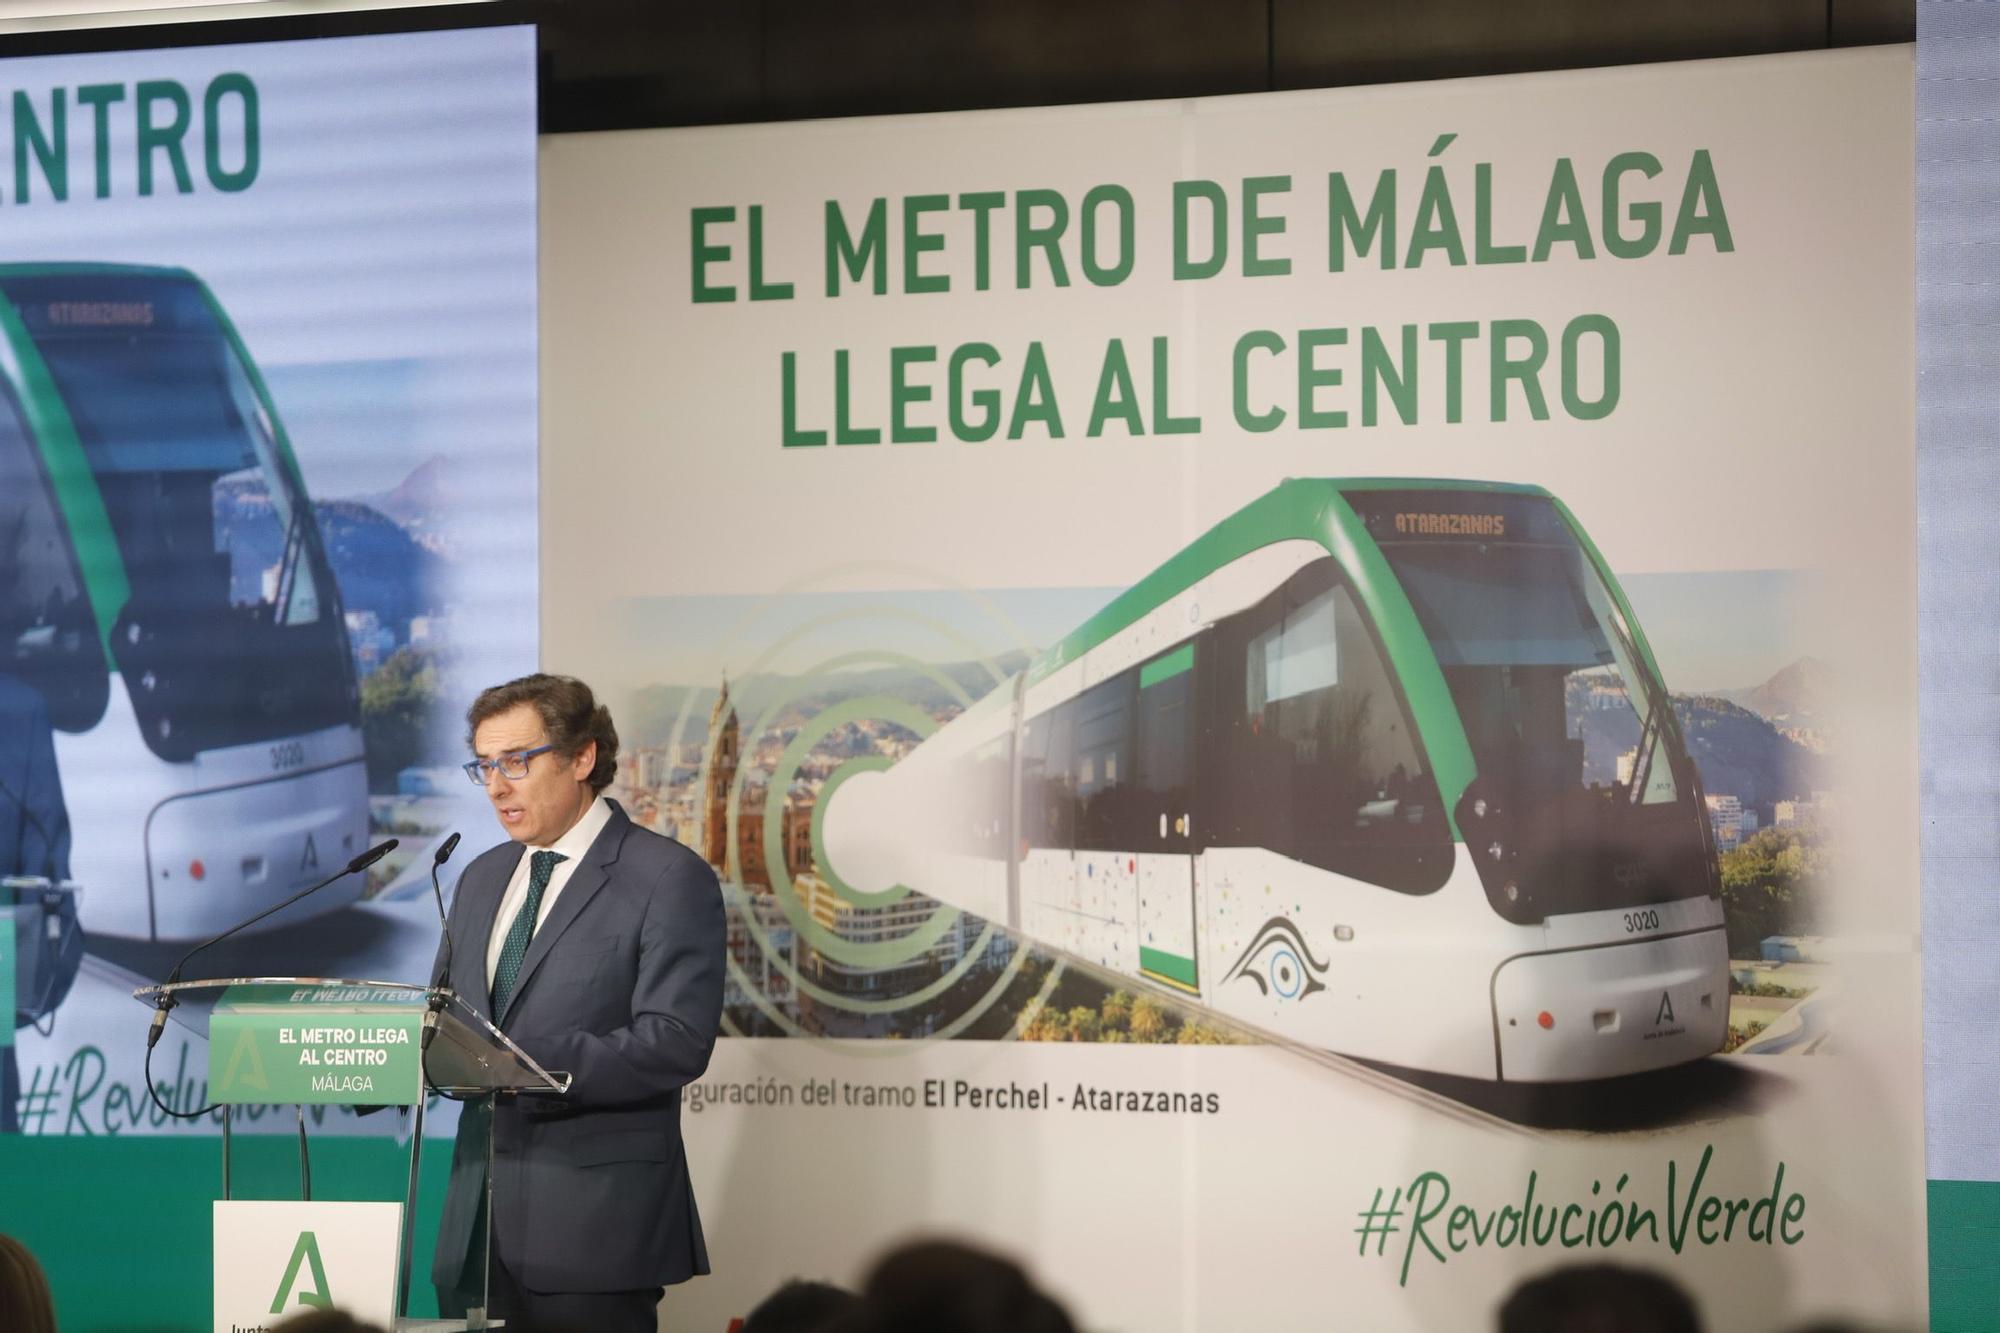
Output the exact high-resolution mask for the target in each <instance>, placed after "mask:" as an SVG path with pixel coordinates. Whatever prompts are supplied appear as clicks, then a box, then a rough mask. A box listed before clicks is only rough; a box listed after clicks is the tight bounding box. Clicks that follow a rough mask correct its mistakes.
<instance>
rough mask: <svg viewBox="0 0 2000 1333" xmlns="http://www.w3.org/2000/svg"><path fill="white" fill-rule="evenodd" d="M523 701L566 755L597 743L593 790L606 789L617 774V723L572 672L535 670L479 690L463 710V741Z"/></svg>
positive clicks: (572, 755) (470, 739)
mask: <svg viewBox="0 0 2000 1333" xmlns="http://www.w3.org/2000/svg"><path fill="white" fill-rule="evenodd" d="M522 704H529V705H532V706H533V708H534V710H535V712H536V713H538V714H539V715H540V716H541V719H542V725H543V727H545V728H547V730H548V733H549V744H550V745H552V746H554V747H555V752H556V753H557V754H558V755H561V756H562V757H563V758H564V759H574V758H575V757H576V756H577V755H578V754H580V753H582V751H583V747H584V746H586V745H588V744H590V742H592V741H596V742H597V762H596V763H595V764H594V765H592V767H591V770H590V779H589V780H590V790H591V792H592V793H593V794H595V793H600V792H602V791H603V790H604V789H605V788H606V787H609V786H610V785H611V780H612V778H614V777H616V776H617V775H618V728H616V727H614V726H612V725H611V710H610V709H608V708H606V707H604V705H602V704H600V703H598V702H597V696H596V695H594V694H592V693H591V692H590V686H588V685H586V684H584V683H583V682H582V681H580V680H578V679H577V678H576V677H574V676H551V675H547V674H545V673H542V672H539V671H538V672H536V673H535V674H534V675H532V676H522V677H521V678H520V679H519V680H510V681H508V682H507V683H506V684H505V685H495V686H493V687H491V688H490V689H486V690H482V691H480V694H479V697H478V698H477V699H474V700H473V701H472V707H470V708H468V709H466V710H465V743H466V745H467V746H468V747H471V746H472V745H473V743H474V742H473V736H474V735H475V734H476V733H477V732H478V730H479V724H480V723H482V722H486V721H488V720H490V719H492V718H496V717H498V716H500V714H502V713H504V712H507V711H508V710H509V709H513V708H518V707H520V706H521V705H522Z"/></svg>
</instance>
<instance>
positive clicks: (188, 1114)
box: [146, 838, 397, 1120]
mask: <svg viewBox="0 0 2000 1333" xmlns="http://www.w3.org/2000/svg"><path fill="white" fill-rule="evenodd" d="M396 843H397V840H396V839H394V838H390V839H389V840H388V841H387V842H381V843H377V844H376V845H375V846H373V847H370V848H369V849H368V850H367V851H365V852H363V853H361V854H360V855H359V856H357V857H355V858H354V859H353V860H352V861H349V862H348V863H347V864H346V865H345V866H343V867H341V868H340V869H339V870H337V871H335V872H334V873H333V874H331V875H328V876H327V877H326V878H325V879H323V880H321V881H320V882H319V883H317V884H314V885H311V886H309V887H307V888H304V889H301V890H299V891H298V892H297V893H295V894H293V895H292V896H291V897H289V898H287V899H285V901H283V902H281V903H279V904H277V905H276V906H275V907H267V908H265V909H264V910H263V911H261V912H259V913H257V915H255V916H253V917H250V918H249V919H248V920H245V921H239V922H237V923H236V924H235V925H233V926H231V927H230V928H229V929H228V930H225V931H223V932H222V933H221V934H220V935H216V936H213V937H211V938H209V939H205V940H203V941H202V942H201V943H200V944H197V945H195V946H194V948H192V949H189V950H188V951H187V952H186V953H184V954H182V955H181V960H180V961H179V962H178V963H175V964H174V970H173V971H171V972H169V973H168V974H167V979H166V980H165V981H163V982H161V983H160V985H161V987H162V989H161V991H160V998H159V999H158V1000H157V1001H156V1002H155V1005H154V1009H153V1025H152V1027H150V1028H149V1029H147V1032H146V1092H147V1093H148V1094H149V1095H150V1096H151V1097H152V1099H153V1105H155V1106H157V1107H159V1108H160V1110H161V1111H163V1112H165V1113H166V1114H167V1115H170V1116H173V1117H174V1118H175V1119H177V1120H198V1119H200V1118H201V1117H202V1116H205V1115H207V1114H208V1113H209V1112H210V1111H213V1110H214V1109H215V1106H214V1105H211V1106H204V1107H202V1108H201V1109H200V1110H199V1111H176V1110H174V1109H173V1108H172V1107H170V1106H168V1105H167V1104H166V1103H165V1102H163V1101H161V1100H160V1093H159V1089H157V1088H155V1087H154V1086H153V1048H154V1047H155V1046H157V1045H159V1044H160V1033H161V1032H162V1031H163V1030H164V1029H165V1028H166V1026H167V1015H168V1014H169V1013H171V1012H172V1011H173V1009H174V1007H175V1006H176V1005H178V1004H179V1003H180V1001H179V1000H176V999H175V998H174V995H173V992H172V991H171V990H168V989H166V988H167V987H171V986H174V985H176V984H178V983H179V981H180V979H181V969H182V968H184V967H186V966H187V965H188V961H189V960H190V959H192V958H193V957H194V956H195V955H196V954H198V953H200V952H201V951H202V950H203V949H206V948H207V947H208V946H209V945H211V944H219V943H221V942H222V941H223V940H226V939H228V938H229V937H230V936H231V935H234V934H235V933H236V932H237V931H239V930H242V929H244V928H245V927H248V926H254V925H256V924H257V923H258V922H259V921H262V920H263V919H264V918H265V917H267V916H271V915H274V914H275V913H278V912H282V911H284V910H285V909H286V908H287V907H290V906H291V905H292V904H293V903H296V902H298V901H300V900H301V899H303V898H306V897H309V896H311V895H312V894H315V893H318V892H319V891H320V890H321V889H323V888H325V887H326V886H327V885H329V884H332V883H334V882H335V881H336V880H342V879H346V878H347V877H348V876H349V875H354V874H359V873H360V872H361V871H363V870H366V869H367V868H368V867H369V866H372V865H374V864H375V863H376V862H377V861H379V860H381V859H382V858H383V857H385V856H387V855H388V854H389V853H390V852H392V851H394V850H395V849H396ZM216 1105H220V1103H216Z"/></svg>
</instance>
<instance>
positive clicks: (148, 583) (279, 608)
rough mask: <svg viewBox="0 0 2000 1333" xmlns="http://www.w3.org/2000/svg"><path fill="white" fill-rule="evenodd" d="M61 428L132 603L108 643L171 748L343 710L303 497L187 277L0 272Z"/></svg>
mask: <svg viewBox="0 0 2000 1333" xmlns="http://www.w3.org/2000/svg"><path fill="white" fill-rule="evenodd" d="M0 294H4V295H5V297H6V298H7V300H8V301H9V302H10V303H11V304H12V305H13V307H14V309H15V311H16V312H17V313H18V315H19V316H20V319H21V322H22V324H23V325H24V326H25V328H26V330H27V332H28V335H29V337H30V338H31V339H32V340H33V342H34V344H35V349H36V351H37V352H38V353H40V355H41V358H42V360H43V362H44V363H45V364H46V365H47V366H48V369H49V373H50V375H51V377H52V378H53V380H54V383H55V388H56V391H57V393H58V395H59V396H60V398H61V399H62V407H63V409H64V410H65V411H66V412H67V413H68V415H69V418H70V420H71V421H72V422H73V423H74V424H75V427H76V433H77V438H78V440H79V442H80V443H81V444H82V446H83V453H84V457H85V459H86V461H87V462H88V463H89V466H90V471H91V476H92V480H93V481H94V482H95V484H96V487H97V490H98V493H99V495H100V496H101V497H102V499H103V502H104V508H105V512H106V514H107V516H108V517H109V518H110V521H111V529H112V533H113V536H114V539H115V540H116V542H117V544H118V554H119V556H120V557H121V559H122V561H123V564H124V568H125V574H126V578H127V581H128V583H129V585H130V588H131V600H130V602H129V603H128V604H127V605H126V607H125V608H124V612H123V615H121V616H120V618H119V622H118V624H116V625H114V626H113V631H112V634H111V645H112V650H113V652H114V654H115V655H116V657H117V659H118V666H119V668H120V670H121V672H122V673H123V675H124V677H125V681H126V685H127V688H128V690H129V692H130V694H131V696H132V701H133V705H134V709H135V711H136V712H137V713H138V715H139V719H140V725H141V729H142V730H143V731H144V733H145V736H146V741H147V744H148V745H149V746H151V747H152V749H153V750H154V751H155V752H156V753H158V754H159V755H161V756H162V757H163V758H168V759H177V760H178V759H187V758H191V757H192V756H193V755H195V754H197V753H200V752H202V751H205V750H212V749H217V748H222V747H226V746H229V745H240V744H247V743H251V742H256V741H265V740H271V739H275V738H277V737H281V736H290V735H298V734H300V733H302V732H306V731H311V730H316V729H318V728H321V727H326V726H331V725H335V724H337V723H340V722H343V721H352V720H354V714H355V711H356V704H355V699H354V694H353V677H352V668H351V666H350V663H349V659H348V653H347V644H346V634H345V627H344V626H343V625H342V624H341V623H340V618H339V613H338V601H337V598H336V596H335V594H334V589H333V581H332V577H331V574H330V572H329V570H328V568H327V565H326V560H325V556H324V554H323V553H322V550H321V546H320V541H319V534H318V530H317V527H316V525H315V523H314V519H313V515H312V508H311V503H310V501H309V500H308V499H307V498H306V496H305V494H304V492H303V490H302V489H301V488H300V487H299V485H298V484H297V481H296V479H295V478H294V477H293V475H292V473H291V471H290V468H289V467H288V466H287V463H286V460H285V459H284V457H283V455H282V453H281V451H280V447H279V443H278V436H277V430H276V428H275V426H274V424H273V422H272V420H271V416H270V413H269V411H268V410H267V408H266V407H265V404H264V402H263V401H262V399H261V398H260V396H259V395H258V393H257V391H256V388H255V386H254V385H253V383H252V381H251V379H250V373H249V370H248V368H247V367H246V366H245V365H244V363H243V361H242V359H241V357H239V356H238V355H237V353H236V350H235V348H234V346H233V345H232V344H231V342H230V340H229V339H228V337H227V336H226V335H225V332H224V330H223V327H222V324H221V321H220V320H219V319H218V318H217V316H216V314H215V312H214V310H213V309H212V307H211V306H210V305H209V302H208V300H207V298H206V296H205V294H204V293H203V291H202V289H201V287H200V285H199V284H197V283H196V282H194V281H192V280H190V279H187V278H178V277H173V276H170V275H155V274H127V273H90V272H62V271H56V272H49V273H38V274H35V275H32V276H18V277H8V278H5V279H0Z"/></svg>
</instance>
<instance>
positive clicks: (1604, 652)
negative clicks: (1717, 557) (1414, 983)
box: [1357, 492, 1712, 919]
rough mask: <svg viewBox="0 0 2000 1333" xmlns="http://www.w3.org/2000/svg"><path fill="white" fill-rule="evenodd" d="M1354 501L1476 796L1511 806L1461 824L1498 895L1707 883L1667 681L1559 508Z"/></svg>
mask: <svg viewBox="0 0 2000 1333" xmlns="http://www.w3.org/2000/svg"><path fill="white" fill-rule="evenodd" d="M1357 498H1358V499H1361V498H1363V497H1357ZM1385 502H1387V503H1386V505H1385ZM1364 503H1365V507H1366V511H1367V520H1368V524H1369V527H1370V528H1371V530H1372V531H1373V532H1374V533H1375V534H1376V538H1377V542H1378V544H1379V545H1380V546H1381V549H1382V552H1383V554H1384V555H1385V556H1386V557H1387V558H1388V561H1389V564H1390V567H1391V568H1392V569H1393V570H1394V571H1395V574H1396V577H1397V579H1398V580H1399V582H1400V583H1401V584H1402V586H1403V590H1404V592H1405V593H1406V594H1407V595H1408V596H1409V599H1410V603H1411V605H1412V606H1413V607H1414V608H1415V610H1416V613H1417V618H1418V620H1419V622H1420V623H1421V624H1422V626H1423V629H1424V633H1425V636H1426V637H1427V638H1428V640H1429V642H1430V646H1431V650H1432V651H1433V652H1434V653H1435V654H1436V656H1437V661H1438V665H1439V666H1440V667H1441V668H1442V669H1443V671H1444V677H1445V681H1446V683H1447V684H1448V685H1449V687H1450V690H1451V694H1452V699H1453V702H1454V703H1455V704H1456V705H1457V708H1458V713H1459V718H1460V720H1461V722H1462V723H1463V724H1464V727H1465V733H1466V739H1467V740H1468V741H1469V742H1470V743H1471V747H1472V753H1473V759H1474V762H1475V764H1476V766H1477V778H1476V780H1475V786H1474V789H1473V790H1474V791H1475V793H1476V798H1477V801H1478V804H1479V806H1480V808H1481V809H1489V810H1491V811H1492V812H1494V813H1495V814H1496V815H1499V816H1503V818H1500V819H1497V820H1496V821H1495V822H1491V823H1486V824H1483V825H1482V826H1481V828H1480V830H1479V831H1478V832H1477V833H1475V831H1474V829H1472V828H1470V827H1467V828H1466V829H1465V832H1466V835H1467V840H1468V842H1475V841H1476V842H1479V843H1481V844H1490V845H1491V846H1497V847H1498V848H1499V850H1500V852H1501V853H1502V855H1501V856H1500V857H1496V858H1495V859H1496V860H1500V859H1504V861H1505V862H1506V870H1505V873H1504V874H1495V875H1493V876H1490V877H1489V878H1490V879H1491V881H1492V882H1490V883H1489V889H1491V890H1493V891H1494V903H1495V907H1496V908H1497V909H1499V910H1500V911H1501V912H1502V913H1503V914H1505V915H1508V916H1511V917H1515V918H1517V919H1540V918H1542V917H1544V916H1547V915H1550V914H1554V913H1558V912H1577V911H1590V910H1596V909H1602V908H1609V907H1620V906H1635V905H1639V904H1642V903H1649V902H1662V901H1667V900H1670V899H1673V898H1680V897H1689V896H1693V895H1695V894H1700V893H1707V892H1710V891H1712V888H1711V884H1712V881H1711V876H1710V872H1709V869H1708V867H1709V864H1710V862H1709V853H1708V841H1707V838H1706V836H1705V833H1704V826H1703V823H1702V820H1703V819H1704V818H1705V812H1704V811H1703V810H1702V809H1701V808H1700V806H1701V802H1700V800H1699V796H1698V784H1697V782H1696V780H1695V775H1694V773H1693V768H1692V764H1691V762H1690V761H1689V760H1688V758H1687V755H1686V753H1685V751H1684V749H1683V748H1682V744H1681V740H1680V729H1679V727H1678V725H1677V724H1676V722H1675V720H1674V719H1673V717H1672V716H1671V705H1670V704H1669V703H1668V701H1667V696H1666V691H1665V689H1664V688H1662V687H1661V685H1660V684H1659V681H1658V679H1657V677H1655V676H1654V675H1653V674H1652V673H1651V671H1650V669H1649V668H1648V666H1647V664H1646V662H1645V659H1644V658H1643V657H1641V656H1640V654H1639V653H1638V651H1637V648H1636V646H1635V643H1634V639H1633V635H1632V632H1631V629H1630V627H1629V626H1628V625H1627V624H1626V621H1625V616H1624V613H1623V612H1622V611H1621V610H1620V609H1619V607H1618V604H1617V602H1616V601H1615V600H1614V598H1613V597H1612V594H1611V590H1610V588H1609V587H1607V586H1606V584H1605V582H1604V580H1603V579H1602V578H1601V577H1600V576H1599V574H1598V572H1597V570H1596V567H1595V566H1594V565H1593V564H1592V562H1591V560H1590V559H1589V557H1588V556H1587V555H1586V553H1585V552H1584V551H1583V549H1582V548H1581V546H1580V545H1579V543H1578V542H1577V540H1576V537H1575V535H1574V534H1573V533H1572V532H1571V531H1570V529H1569V526H1568V524H1567V523H1566V522H1565V521H1564V520H1563V518H1562V516H1561V514H1560V513H1559V512H1558V511H1557V510H1556V508H1555V506H1554V504H1553V503H1551V502H1550V501H1549V500H1547V499H1546V498H1543V497H1537V496H1519V495H1506V496H1499V497H1491V496H1475V495H1469V494H1458V493H1444V494H1438V493H1422V492H1410V493H1394V494H1391V493H1376V494H1374V495H1370V496H1367V497H1365V499H1364ZM1471 819H1472V816H1471V814H1470V812H1469V811H1468V813H1467V815H1465V816H1462V817H1461V824H1462V825H1468V824H1469V823H1470V822H1471ZM1508 843H1511V844H1512V845H1511V846H1508V845H1506V844H1508ZM1491 846H1488V845H1481V846H1475V848H1474V854H1475V857H1477V856H1479V855H1481V854H1482V853H1485V852H1487V851H1489V850H1490V849H1491ZM1485 869H1486V867H1485V866H1482V870H1483V871H1484V870H1485Z"/></svg>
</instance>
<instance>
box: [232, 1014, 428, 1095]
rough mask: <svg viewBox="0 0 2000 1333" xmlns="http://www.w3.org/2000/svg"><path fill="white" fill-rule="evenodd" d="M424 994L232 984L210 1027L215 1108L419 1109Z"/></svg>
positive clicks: (421, 1092) (421, 1091) (421, 1084)
mask: <svg viewBox="0 0 2000 1333" xmlns="http://www.w3.org/2000/svg"><path fill="white" fill-rule="evenodd" d="M426 1012H427V1006H426V1004H425V1002H424V995H423V992H421V991H412V990H410V989H408V988H402V989H397V988H390V987H371V986H329V985H310V986H307V985H292V984H289V983H276V984H272V983H263V984H253V985H240V986H231V987H229V988H228V989H227V990H226V991H224V992H223V993H222V997H221V998H220V999H219V1000H217V1001H216V1005H215V1012H214V1014H213V1016H212V1017H211V1018H210V1019H209V1027H208V1086H209V1098H210V1100H211V1101H215V1102H229V1103H244V1102H249V1103H269V1102H280V1103H283V1102H304V1103H308V1104H325V1103H348V1104H352V1105H363V1106H368V1105H405V1106H407V1105H411V1104H413V1103H416V1102H420V1101H422V1100H423V1096H424V1076H423V1060H422V1054H421V1053H422V1049H423V1048H422V1044H421V1043H422V1040H423V1030H424V1015H425V1013H426Z"/></svg>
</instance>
